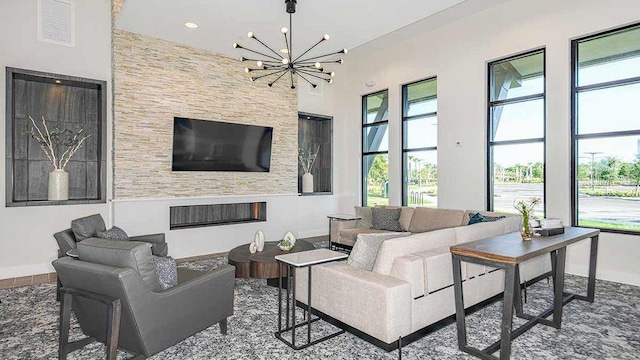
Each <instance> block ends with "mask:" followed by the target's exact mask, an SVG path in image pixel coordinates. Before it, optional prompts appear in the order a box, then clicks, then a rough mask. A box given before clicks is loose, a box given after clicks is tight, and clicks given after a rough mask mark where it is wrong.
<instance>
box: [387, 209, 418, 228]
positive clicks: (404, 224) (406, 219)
mask: <svg viewBox="0 0 640 360" xmlns="http://www.w3.org/2000/svg"><path fill="white" fill-rule="evenodd" d="M385 209H402V212H401V213H400V227H401V228H402V231H409V225H411V218H412V217H413V210H414V208H412V207H407V206H385Z"/></svg>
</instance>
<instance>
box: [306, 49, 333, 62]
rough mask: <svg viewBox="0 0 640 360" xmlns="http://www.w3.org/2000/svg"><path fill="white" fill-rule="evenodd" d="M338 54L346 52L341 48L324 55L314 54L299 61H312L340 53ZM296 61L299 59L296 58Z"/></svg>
mask: <svg viewBox="0 0 640 360" xmlns="http://www.w3.org/2000/svg"><path fill="white" fill-rule="evenodd" d="M338 54H344V53H343V51H342V50H340V51H336V52H332V53H329V54H324V55H319V56H314V57H310V58H306V59H302V60H300V61H299V62H306V61H310V60H316V59H321V58H323V57H327V56H332V55H338ZM296 61H297V59H296Z"/></svg>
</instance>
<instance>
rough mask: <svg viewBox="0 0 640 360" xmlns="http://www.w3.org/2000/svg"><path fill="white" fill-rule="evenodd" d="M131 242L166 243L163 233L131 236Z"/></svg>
mask: <svg viewBox="0 0 640 360" xmlns="http://www.w3.org/2000/svg"><path fill="white" fill-rule="evenodd" d="M129 240H131V241H144V242H148V243H163V242H166V241H165V240H164V234H163V233H160V234H149V235H136V236H129Z"/></svg>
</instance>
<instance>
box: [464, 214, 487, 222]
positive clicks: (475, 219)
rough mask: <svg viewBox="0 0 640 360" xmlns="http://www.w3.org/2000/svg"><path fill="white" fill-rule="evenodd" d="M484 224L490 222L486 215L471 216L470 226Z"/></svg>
mask: <svg viewBox="0 0 640 360" xmlns="http://www.w3.org/2000/svg"><path fill="white" fill-rule="evenodd" d="M483 222H489V220H488V219H487V218H486V217H484V215H482V214H480V213H475V214H469V224H468V225H473V224H479V223H483Z"/></svg>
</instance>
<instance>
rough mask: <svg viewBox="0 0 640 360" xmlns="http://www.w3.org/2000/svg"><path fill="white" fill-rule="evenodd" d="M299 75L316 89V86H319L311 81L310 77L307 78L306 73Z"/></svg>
mask: <svg viewBox="0 0 640 360" xmlns="http://www.w3.org/2000/svg"><path fill="white" fill-rule="evenodd" d="M298 76H300V77H301V78H302V79H303V80H304V81H306V82H308V83H309V85H311V86H313V88H314V89H315V88H316V87H318V85H316V84H314V83H312V82H311V81H309V79H307V78H306V77H304V75H302V74H301V73H298Z"/></svg>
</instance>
